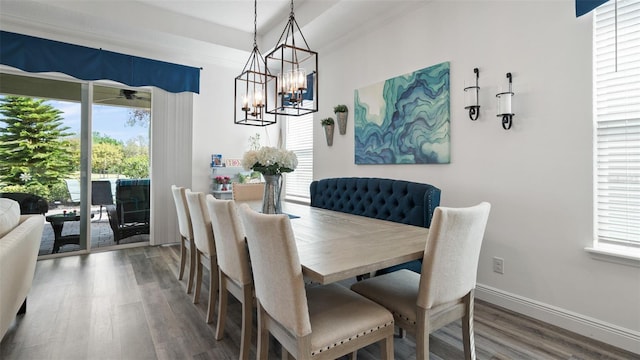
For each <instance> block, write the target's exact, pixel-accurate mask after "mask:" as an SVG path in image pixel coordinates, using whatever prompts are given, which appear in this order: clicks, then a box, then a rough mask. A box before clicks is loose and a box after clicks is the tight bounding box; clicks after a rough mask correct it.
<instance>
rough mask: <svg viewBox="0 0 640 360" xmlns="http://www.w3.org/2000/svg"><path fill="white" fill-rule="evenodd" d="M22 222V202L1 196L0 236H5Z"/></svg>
mask: <svg viewBox="0 0 640 360" xmlns="http://www.w3.org/2000/svg"><path fill="white" fill-rule="evenodd" d="M19 222H20V204H18V202H17V201H15V200H11V199H7V198H0V238H1V237H3V236H5V235H6V234H7V233H8V232H9V231H11V230H12V229H13V228H14V227H16V226H18V223H19Z"/></svg>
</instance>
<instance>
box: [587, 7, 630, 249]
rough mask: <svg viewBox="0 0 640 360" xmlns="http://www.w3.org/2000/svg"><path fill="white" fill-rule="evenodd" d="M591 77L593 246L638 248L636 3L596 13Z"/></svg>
mask: <svg viewBox="0 0 640 360" xmlns="http://www.w3.org/2000/svg"><path fill="white" fill-rule="evenodd" d="M616 5H617V6H616ZM616 7H617V9H616ZM616 18H617V21H616ZM594 78H595V91H594V92H595V118H596V151H595V152H596V159H595V161H596V166H595V167H596V180H595V181H596V233H597V239H596V241H597V242H599V243H608V244H616V245H624V246H631V247H635V248H640V0H618V1H617V2H616V1H609V2H608V3H606V4H604V5H602V6H600V7H599V8H598V9H596V12H595V16H594Z"/></svg>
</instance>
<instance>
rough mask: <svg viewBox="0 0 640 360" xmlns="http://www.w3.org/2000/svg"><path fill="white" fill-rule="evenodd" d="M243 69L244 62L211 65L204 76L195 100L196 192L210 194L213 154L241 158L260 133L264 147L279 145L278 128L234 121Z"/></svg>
mask: <svg viewBox="0 0 640 360" xmlns="http://www.w3.org/2000/svg"><path fill="white" fill-rule="evenodd" d="M247 57H248V55H247ZM244 60H245V61H246V59H244ZM243 66H244V63H238V64H237V66H236V67H234V68H229V67H223V66H219V65H212V64H208V65H204V70H203V71H202V72H201V73H200V94H199V95H196V96H195V98H194V112H193V113H194V122H193V164H192V167H193V182H192V184H193V190H194V191H206V192H208V191H209V185H210V182H211V179H210V178H209V174H210V173H211V168H210V167H209V164H211V154H222V155H223V158H225V159H232V158H233V159H241V158H242V155H243V154H244V152H245V151H246V150H248V148H249V137H250V136H253V135H255V134H256V133H258V134H260V139H261V142H262V145H270V146H276V145H277V142H278V127H277V126H267V127H257V126H246V125H236V124H234V122H233V121H234V119H233V105H234V103H233V101H234V99H233V89H234V80H235V77H236V76H238V75H240V73H241V72H242V67H243Z"/></svg>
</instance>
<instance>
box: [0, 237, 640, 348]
mask: <svg viewBox="0 0 640 360" xmlns="http://www.w3.org/2000/svg"><path fill="white" fill-rule="evenodd" d="M178 250H179V248H178V247H177V246H161V247H142V248H131V249H124V250H118V251H112V252H103V253H95V254H91V255H83V256H72V257H66V258H57V259H50V260H44V261H40V262H38V266H37V269H36V275H35V279H34V284H33V287H32V289H31V292H30V294H29V299H28V306H27V313H26V314H25V315H23V316H19V317H18V318H17V320H16V322H14V324H13V325H12V327H11V328H10V329H9V331H8V332H7V334H6V335H5V337H4V339H3V340H2V342H1V343H0V359H2V360H12V359H36V360H39V359H132V360H138V359H216V360H224V359H237V358H238V355H239V348H240V319H241V314H240V304H239V303H238V302H237V301H235V299H233V297H230V302H229V311H230V313H231V318H230V319H229V320H227V332H226V334H225V337H224V339H223V340H221V341H216V340H215V338H214V333H215V324H206V323H205V320H204V319H205V314H206V307H207V296H208V294H207V285H206V284H207V283H208V278H207V279H205V283H204V285H203V291H202V295H201V299H200V302H199V303H198V304H193V302H192V298H191V295H187V294H186V292H185V288H186V280H183V281H178V280H177V273H178V260H179V254H178ZM206 276H209V274H208V271H206V270H205V277H206ZM346 285H348V284H346ZM475 310H476V311H475V328H476V338H475V340H476V341H475V343H476V353H477V358H478V359H479V360H483V359H495V360H504V359H518V360H521V359H522V360H526V359H536V360H537V359H545V360H546V359H571V360H578V359H584V360H586V359H611V360H623V359H624V360H631V359H634V360H636V359H638V360H640V356H639V355H637V354H632V353H628V352H625V351H622V350H620V349H616V348H613V347H611V346H609V345H606V344H603V343H599V342H596V341H594V340H590V339H587V338H584V337H582V336H579V335H576V334H572V333H570V332H568V331H565V330H562V329H558V328H556V327H553V326H551V325H547V324H544V323H542V322H539V321H536V320H532V319H529V318H525V317H522V316H519V315H517V314H515V313H512V312H509V311H506V310H504V309H501V308H498V307H495V306H492V305H489V304H487V303H484V302H482V301H477V302H476V309H475ZM460 331H461V330H460V324H459V323H453V324H451V325H449V326H447V327H445V328H443V329H441V330H439V331H437V332H436V333H434V334H432V335H431V357H430V358H431V359H432V360H433V359H444V360H449V359H461V358H462V344H461V340H460V338H461V332H460ZM255 343H256V342H255V334H254V338H253V346H252V350H251V354H250V358H255ZM394 346H395V358H396V359H415V352H414V350H413V349H414V343H413V341H412V338H410V337H407V338H396V340H395V344H394ZM270 348H271V354H270V357H269V358H270V359H271V358H273V359H278V358H279V349H278V347H277V346H275V345H272V346H271V347H270ZM377 358H379V351H378V348H377V345H372V346H370V347H368V348H365V349H363V350H361V351H359V352H358V359H366V360H368V359H377Z"/></svg>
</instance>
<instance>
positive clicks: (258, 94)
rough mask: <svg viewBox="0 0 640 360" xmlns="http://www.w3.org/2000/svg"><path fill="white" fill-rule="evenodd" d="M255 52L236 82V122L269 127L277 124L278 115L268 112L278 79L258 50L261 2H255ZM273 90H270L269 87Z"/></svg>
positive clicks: (250, 56) (252, 52) (234, 112)
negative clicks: (271, 94)
mask: <svg viewBox="0 0 640 360" xmlns="http://www.w3.org/2000/svg"><path fill="white" fill-rule="evenodd" d="M253 9H254V11H253V51H251V55H249V59H248V60H247V63H246V64H245V65H244V68H243V69H242V73H241V74H240V75H238V76H237V77H236V80H235V96H234V108H233V109H234V110H233V115H234V122H235V123H236V124H240V125H252V126H267V125H271V124H275V123H276V115H275V114H271V113H267V112H266V111H265V109H266V108H267V107H268V100H267V94H268V92H270V93H275V91H276V90H275V89H276V86H277V82H276V77H275V76H273V75H271V74H270V73H269V70H268V69H267V68H266V66H265V60H264V58H263V57H262V54H261V53H260V50H258V41H257V34H258V27H257V20H258V1H257V0H254V2H253ZM269 86H270V87H272V90H271V91H268V87H269Z"/></svg>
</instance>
